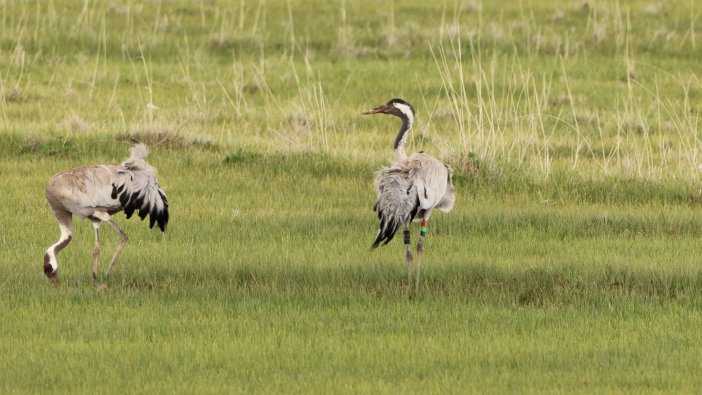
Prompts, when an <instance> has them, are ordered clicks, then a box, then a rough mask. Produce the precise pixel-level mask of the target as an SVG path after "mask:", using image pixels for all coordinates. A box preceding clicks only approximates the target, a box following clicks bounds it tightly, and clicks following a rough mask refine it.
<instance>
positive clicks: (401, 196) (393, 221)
mask: <svg viewBox="0 0 702 395" xmlns="http://www.w3.org/2000/svg"><path fill="white" fill-rule="evenodd" d="M374 210H375V211H376V212H377V213H378V219H379V220H380V223H379V229H378V234H377V236H376V238H375V241H374V242H373V248H376V247H378V246H379V245H380V244H381V243H383V244H387V243H389V242H390V240H392V238H393V237H394V236H395V233H396V232H397V230H398V229H399V228H400V226H402V225H404V224H406V223H409V222H410V221H412V219H414V216H415V215H416V214H417V211H419V198H418V196H417V189H416V187H415V186H414V184H413V183H412V182H411V181H410V177H409V174H408V173H407V172H406V171H405V170H403V169H399V168H389V169H383V170H381V171H380V172H378V200H377V201H376V203H375V207H374Z"/></svg>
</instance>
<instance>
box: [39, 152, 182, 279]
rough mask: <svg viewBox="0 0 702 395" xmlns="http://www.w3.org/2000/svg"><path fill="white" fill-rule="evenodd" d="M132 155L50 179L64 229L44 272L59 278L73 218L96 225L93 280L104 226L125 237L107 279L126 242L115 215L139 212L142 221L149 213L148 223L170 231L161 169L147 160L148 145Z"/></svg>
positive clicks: (48, 253)
mask: <svg viewBox="0 0 702 395" xmlns="http://www.w3.org/2000/svg"><path fill="white" fill-rule="evenodd" d="M130 152H131V156H130V157H129V158H128V159H127V160H125V161H124V162H122V163H121V164H119V165H90V166H82V167H77V168H74V169H70V170H66V171H63V172H61V173H58V174H56V175H54V176H53V177H51V179H50V180H49V183H48V185H47V188H46V198H47V200H48V202H49V206H50V207H51V209H52V211H53V213H54V216H55V217H56V220H57V221H58V224H59V228H60V230H61V236H60V238H59V241H57V242H56V243H55V244H53V245H52V246H50V247H49V248H48V249H47V251H46V254H45V256H44V272H45V274H46V275H47V276H48V277H49V278H50V279H51V280H52V281H55V279H56V271H57V269H58V264H57V261H56V254H57V253H58V252H59V251H60V250H61V249H63V248H64V247H65V246H66V245H68V243H69V242H70V240H71V237H72V235H73V223H72V216H73V215H77V216H78V217H79V218H83V219H87V220H89V221H90V222H91V223H92V224H93V227H94V229H95V249H94V252H93V256H94V264H93V280H94V281H96V280H97V264H98V261H99V255H100V246H99V228H100V224H101V222H107V223H108V224H110V226H112V227H113V228H114V229H115V231H116V232H117V233H118V234H119V235H120V244H119V246H118V247H117V251H116V252H115V255H114V256H113V257H112V260H111V262H110V266H109V267H108V269H107V272H106V273H105V279H107V277H108V276H109V274H110V271H111V269H112V266H113V265H114V263H115V261H116V259H117V257H118V256H119V254H120V252H121V250H122V248H124V245H125V244H126V242H127V235H126V234H125V233H124V232H123V231H122V230H121V229H120V228H119V227H118V226H117V224H115V223H114V222H113V221H112V219H111V216H112V215H113V214H115V213H118V212H119V211H122V210H124V212H125V214H126V215H127V218H130V217H131V216H132V214H133V213H134V212H138V215H139V217H140V218H141V219H142V220H143V219H144V218H146V217H147V216H149V226H150V227H153V226H154V224H158V226H159V228H160V229H161V231H165V229H166V224H167V223H168V199H167V197H166V194H165V192H164V191H163V190H162V189H161V187H160V186H159V184H158V181H157V179H156V169H154V168H153V167H151V166H150V165H149V164H148V163H147V162H146V161H145V160H144V159H145V158H146V156H147V155H148V150H147V149H146V146H145V145H144V144H141V143H139V144H137V145H135V146H133V147H132V148H130Z"/></svg>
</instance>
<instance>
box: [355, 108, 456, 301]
mask: <svg viewBox="0 0 702 395" xmlns="http://www.w3.org/2000/svg"><path fill="white" fill-rule="evenodd" d="M363 114H364V115H369V114H389V115H394V116H396V117H399V118H400V119H401V120H402V125H401V127H400V131H399V133H398V134H397V137H396V138H395V145H394V147H393V164H392V166H390V167H389V168H385V169H381V170H380V171H378V172H376V185H377V189H378V199H377V201H376V203H375V207H374V210H375V211H376V212H377V214H378V220H379V224H378V233H377V235H376V238H375V241H374V242H373V248H376V247H378V245H380V244H387V243H388V242H390V241H391V240H392V239H393V237H394V236H395V233H396V232H397V230H398V229H399V228H400V227H401V226H403V227H404V228H405V240H404V242H405V249H406V252H405V253H406V257H407V271H408V282H409V288H410V290H411V289H412V261H413V257H412V253H411V251H410V248H409V242H410V232H409V228H410V223H411V222H412V221H415V220H420V221H422V226H421V228H420V234H419V241H418V243H417V274H416V283H415V289H416V290H418V288H419V272H420V260H421V254H422V251H423V248H424V237H425V235H426V228H427V226H428V224H427V222H426V221H428V220H429V217H430V216H431V212H432V210H434V209H439V210H442V211H445V212H448V211H450V210H451V209H452V208H453V205H454V202H455V200H456V197H455V194H454V192H453V185H452V181H451V177H452V171H451V168H450V167H449V166H448V165H445V164H443V163H442V162H441V161H439V160H438V159H436V158H434V157H433V156H431V155H429V154H426V153H424V152H419V153H417V154H413V155H412V156H410V157H408V156H407V153H406V151H405V145H406V143H407V138H408V136H409V131H410V129H411V128H412V124H413V123H414V108H413V107H412V105H411V104H409V103H407V102H406V101H404V100H402V99H392V100H390V101H388V102H387V103H385V104H382V105H380V106H378V107H375V108H373V109H372V110H368V111H366V112H364V113H363Z"/></svg>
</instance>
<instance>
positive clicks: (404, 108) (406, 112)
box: [392, 103, 414, 125]
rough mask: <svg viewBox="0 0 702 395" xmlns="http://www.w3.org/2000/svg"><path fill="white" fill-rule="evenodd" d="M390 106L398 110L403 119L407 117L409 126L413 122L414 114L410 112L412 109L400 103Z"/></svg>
mask: <svg viewBox="0 0 702 395" xmlns="http://www.w3.org/2000/svg"><path fill="white" fill-rule="evenodd" d="M392 105H393V106H395V108H397V109H398V110H400V112H401V113H402V114H404V115H405V117H407V120H408V121H409V123H410V125H411V124H412V122H414V113H413V112H412V108H411V107H410V106H408V105H407V104H402V103H393V104H392Z"/></svg>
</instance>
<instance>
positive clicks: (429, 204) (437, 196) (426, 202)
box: [407, 153, 455, 211]
mask: <svg viewBox="0 0 702 395" xmlns="http://www.w3.org/2000/svg"><path fill="white" fill-rule="evenodd" d="M407 168H408V169H409V172H410V177H411V179H412V181H413V182H414V184H415V186H416V188H417V197H418V199H419V205H420V208H421V209H422V210H431V209H434V208H437V209H439V210H442V211H449V210H451V209H452V208H453V203H454V201H455V195H454V193H453V186H452V185H451V184H452V183H451V177H452V175H453V172H452V170H451V168H450V167H448V166H446V165H444V164H443V163H441V162H440V161H439V160H438V159H436V158H434V157H433V156H431V155H427V154H424V153H419V154H415V155H412V157H410V158H409V159H408V161H407Z"/></svg>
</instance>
